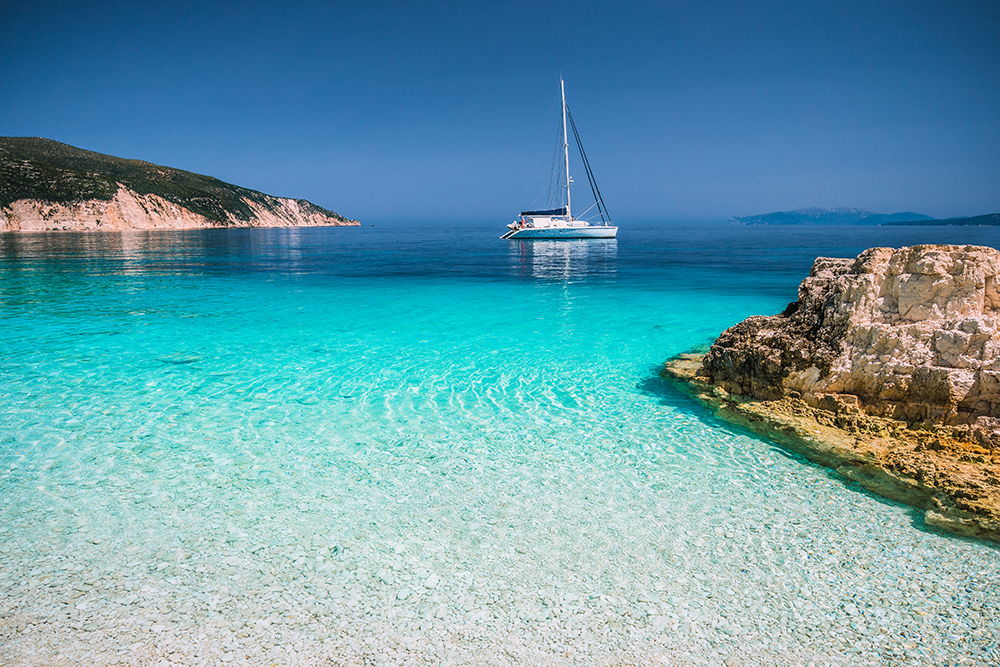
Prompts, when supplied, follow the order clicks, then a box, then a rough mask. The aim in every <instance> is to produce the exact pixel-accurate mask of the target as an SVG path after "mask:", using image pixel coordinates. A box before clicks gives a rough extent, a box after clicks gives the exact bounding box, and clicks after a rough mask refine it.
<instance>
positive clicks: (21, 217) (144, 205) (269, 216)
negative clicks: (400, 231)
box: [0, 185, 358, 232]
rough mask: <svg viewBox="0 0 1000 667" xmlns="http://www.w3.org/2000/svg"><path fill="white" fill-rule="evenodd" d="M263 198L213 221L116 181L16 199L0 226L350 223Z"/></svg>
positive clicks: (2, 212)
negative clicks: (61, 199) (86, 194)
mask: <svg viewBox="0 0 1000 667" xmlns="http://www.w3.org/2000/svg"><path fill="white" fill-rule="evenodd" d="M260 198H262V199H263V202H264V203H261V202H258V201H254V200H253V199H250V198H249V197H244V198H243V199H242V202H243V203H244V204H246V205H247V206H248V207H249V209H250V210H251V211H252V212H253V216H252V217H250V218H249V219H240V218H238V217H236V216H235V215H233V214H232V213H231V212H228V211H227V212H226V218H227V220H226V222H224V223H221V222H216V221H213V220H210V219H208V218H206V217H205V216H203V215H199V214H198V213H194V212H192V211H189V210H188V209H186V208H184V207H183V206H180V205H179V204H175V203H173V202H170V201H167V200H166V199H164V198H163V197H160V196H158V195H155V194H138V193H136V192H135V191H133V190H131V189H129V188H127V187H125V186H122V185H119V187H118V191H117V193H116V194H115V196H114V197H113V198H112V199H111V200H110V201H104V200H99V199H89V200H85V201H77V202H68V203H56V202H51V201H43V200H39V199H20V200H17V201H14V202H12V203H11V204H10V205H8V206H4V207H0V232H10V231H121V230H127V229H198V228H207V227H302V226H310V227H312V226H345V225H348V226H356V225H358V223H357V221H354V220H344V219H342V218H339V217H333V216H331V215H327V214H326V213H325V212H322V210H321V209H318V207H314V206H311V205H303V202H300V201H299V200H297V199H286V198H281V197H271V196H268V195H260Z"/></svg>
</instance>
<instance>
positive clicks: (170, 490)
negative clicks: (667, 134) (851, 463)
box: [0, 226, 1000, 665]
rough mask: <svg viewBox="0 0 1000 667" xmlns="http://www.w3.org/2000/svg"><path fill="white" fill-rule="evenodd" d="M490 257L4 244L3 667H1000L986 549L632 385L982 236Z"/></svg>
mask: <svg viewBox="0 0 1000 667" xmlns="http://www.w3.org/2000/svg"><path fill="white" fill-rule="evenodd" d="M498 235H499V232H498V231H497V230H495V229H491V228H486V227H475V226H469V227H457V228H450V229H444V230H439V229H424V228H416V227H405V226H401V227H395V228H383V227H379V228H360V229H358V228H354V229H351V228H330V229H303V230H217V231H194V232H188V231H183V232H150V233H138V232H137V233H124V234H86V235H82V234H7V235H0V332H2V333H0V341H2V342H0V349H2V350H3V354H2V356H0V491H2V493H0V538H2V540H0V542H2V544H0V629H2V630H3V632H4V634H0V662H4V663H5V664H24V665H28V664H33V665H34V664H75V663H77V662H80V661H83V660H86V661H90V662H95V663H97V664H102V663H107V664H116V663H121V664H157V662H158V661H164V660H165V661H167V664H169V663H170V662H174V663H176V664H216V662H218V661H224V662H226V663H228V664H272V663H274V664H338V661H340V664H358V665H363V664H364V665H367V664H581V663H591V664H602V663H609V664H610V663H612V662H614V661H616V660H619V661H620V660H625V659H629V660H634V661H637V664H648V663H651V662H656V661H657V660H659V661H660V662H661V664H719V663H720V662H721V661H723V660H726V659H728V660H730V661H731V664H775V665H782V664H807V663H808V662H810V661H811V662H814V663H815V664H845V665H854V664H859V665H861V664H886V665H896V664H899V665H903V664H907V665H908V664H919V665H924V664H926V665H944V664H948V665H959V664H963V665H964V664H970V665H972V664H992V663H994V662H996V661H997V660H998V659H1000V652H998V651H1000V649H998V638H1000V609H998V603H997V593H998V588H997V584H996V581H997V579H996V572H997V566H998V563H1000V558H998V551H997V550H996V549H995V548H994V547H991V546H989V545H986V544H984V543H981V542H976V541H970V540H962V539H958V538H955V537H950V536H946V535H942V534H939V533H937V532H934V531H932V530H929V529H927V528H926V527H924V526H923V525H922V524H921V522H920V519H919V513H917V512H914V511H912V510H910V509H908V508H906V507H903V506H900V505H897V504H894V503H889V502H887V501H884V500H881V499H878V498H874V497H871V496H869V495H867V494H865V493H863V492H861V491H859V490H858V489H856V488H854V487H852V486H851V485H850V484H847V483H845V482H843V481H841V480H839V479H837V478H836V477H834V476H832V475H831V474H830V473H828V472H827V471H825V470H823V469H820V468H817V467H815V466H812V465H810V464H808V463H805V462H803V461H802V460H800V459H798V458H796V457H795V456H792V455H790V454H788V453H787V452H784V451H782V450H781V449H780V448H777V447H775V446H773V445H771V444H769V443H767V442H765V441H762V440H760V439H758V438H755V437H752V436H751V435H749V434H747V433H744V432H742V431H740V430H738V429H734V428H731V427H728V426H726V425H725V424H722V423H720V422H718V421H716V420H715V419H713V418H712V417H711V416H710V415H709V414H708V413H707V412H706V411H705V410H704V409H703V408H701V407H700V406H699V405H697V404H696V403H694V402H693V401H691V400H690V399H688V398H686V397H685V396H683V395H681V394H680V393H678V392H676V391H675V390H674V389H672V388H671V387H670V386H668V385H667V384H665V383H664V382H663V381H662V380H661V379H660V378H659V376H658V368H659V366H660V365H661V364H662V362H663V361H664V360H665V359H667V358H668V357H670V356H672V355H674V354H677V353H680V352H685V351H688V350H690V349H692V348H696V347H699V346H705V345H707V344H709V343H710V342H711V341H712V339H713V338H714V336H715V335H717V334H718V333H719V332H720V331H721V330H723V329H725V328H726V327H728V326H730V325H732V324H734V323H736V322H738V321H740V320H741V319H743V318H745V317H747V316H749V315H752V314H772V313H775V312H779V311H780V310H782V309H783V308H784V307H785V305H786V304H787V303H788V302H789V301H791V300H794V298H795V294H796V288H797V285H798V282H799V281H800V280H801V279H802V278H803V277H804V276H805V275H807V273H808V270H809V267H810V265H811V263H812V260H813V259H814V258H815V257H816V256H818V255H833V256H853V255H856V254H857V253H858V252H860V251H861V250H863V249H864V248H867V247H870V246H873V245H891V246H900V245H909V244H914V243H920V242H953V243H977V244H984V245H992V246H994V247H997V245H998V242H1000V238H998V236H1000V233H998V232H997V231H994V230H991V229H988V228H970V229H960V228H942V229H927V228H885V229H882V228H879V229H871V228H811V229H796V228H770V229H769V228H754V227H750V228H747V227H728V226H714V227H705V228H694V227H671V226H648V227H645V228H637V229H623V230H622V231H621V235H620V238H619V239H617V240H608V241H604V240H601V241H579V242H577V241H535V242H503V241H499V240H498V239H497V238H496V237H497V236H498ZM323 660H326V661H328V662H326V663H323V662H322V661H323ZM317 661H319V662H317Z"/></svg>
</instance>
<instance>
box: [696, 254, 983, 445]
mask: <svg viewBox="0 0 1000 667" xmlns="http://www.w3.org/2000/svg"><path fill="white" fill-rule="evenodd" d="M998 283H1000V252H997V250H995V249H993V248H987V247H981V246H948V245H921V246H914V247H910V248H899V249H892V248H872V249H869V250H866V251H865V252H863V253H861V254H860V255H859V256H858V257H857V259H854V260H850V259H833V258H825V257H821V258H818V259H817V260H816V262H815V263H814V265H813V268H812V271H811V273H810V275H809V277H808V278H806V279H805V280H803V281H802V284H801V285H800V286H799V298H798V300H797V301H796V302H794V303H792V304H789V306H788V308H787V309H785V311H784V312H783V313H781V314H779V315H773V316H770V317H751V318H749V319H747V320H745V321H744V322H741V323H740V324H737V325H736V326H734V327H732V328H730V329H728V330H727V331H725V332H724V333H723V334H722V335H721V336H720V337H719V338H718V340H717V341H716V342H715V344H714V345H713V346H712V348H711V350H710V351H709V353H708V354H707V355H706V357H705V360H704V362H703V366H702V369H701V374H702V375H704V376H706V377H707V378H708V380H709V381H710V382H711V383H712V384H714V385H716V386H719V387H722V388H723V389H724V390H725V391H727V392H729V393H732V394H738V395H743V396H749V397H753V398H757V399H762V400H771V399H778V398H781V397H783V396H792V397H799V396H801V398H803V399H804V400H805V401H806V402H807V403H809V404H810V405H812V406H814V407H816V406H820V407H822V406H821V403H822V402H824V401H826V404H827V407H834V408H835V409H833V410H831V411H833V412H839V413H843V412H849V411H850V407H851V406H853V407H854V409H855V410H856V411H857V412H862V411H863V412H864V413H867V414H869V415H874V416H881V417H890V418H893V419H899V420H903V421H906V422H910V423H914V422H923V421H931V422H935V423H941V424H948V425H968V429H969V431H970V433H973V434H978V437H977V439H978V440H980V441H981V442H984V443H986V444H991V445H992V444H996V442H997V441H1000V434H995V433H994V431H998V430H1000V419H998V418H1000V335H998V330H997V327H998V324H1000V286H998ZM826 395H839V396H841V398H839V399H836V400H834V399H824V396H826ZM845 395H846V396H849V397H850V398H843V396H845ZM830 401H833V402H834V403H836V405H832V404H831V403H830Z"/></svg>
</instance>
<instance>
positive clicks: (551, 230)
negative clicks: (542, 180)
mask: <svg viewBox="0 0 1000 667" xmlns="http://www.w3.org/2000/svg"><path fill="white" fill-rule="evenodd" d="M559 88H560V91H561V92H562V148H563V160H564V164H565V172H566V185H565V186H564V187H565V188H566V205H565V206H560V207H558V208H549V209H545V210H539V211H521V215H520V216H519V217H518V219H517V220H515V221H514V222H512V223H510V224H509V225H507V229H508V231H507V233H505V234H504V235H503V236H501V237H500V238H502V239H516V240H520V239H613V238H615V236H616V235H617V234H618V227H616V226H614V224H613V223H612V222H611V216H610V215H608V210H607V209H606V208H605V207H604V200H603V199H602V198H601V191H600V190H599V189H598V187H597V183H596V182H595V181H594V173H593V172H592V171H591V169H590V162H589V161H588V160H587V154H586V153H585V152H584V150H583V144H582V143H581V142H580V135H579V133H578V132H577V131H576V123H574V122H573V114H572V113H570V111H569V107H567V106H566V84H565V83H564V82H563V80H562V79H561V78H560V79H559ZM567 117H569V123H570V125H571V126H572V128H573V136H574V137H575V138H576V144H577V147H578V148H579V149H580V158H581V160H582V161H583V166H584V170H585V171H586V172H587V180H588V181H590V189H591V191H592V192H593V193H594V200H595V204H594V205H595V206H596V207H597V211H598V213H600V216H601V221H600V223H597V222H594V223H590V222H588V221H586V220H577V219H576V218H574V217H573V209H572V207H571V201H570V192H569V188H570V184H571V183H572V182H573V179H572V178H570V175H569V132H568V128H567V125H566V119H567ZM592 208H593V207H592ZM588 210H589V209H588Z"/></svg>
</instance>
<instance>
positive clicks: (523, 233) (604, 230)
mask: <svg viewBox="0 0 1000 667" xmlns="http://www.w3.org/2000/svg"><path fill="white" fill-rule="evenodd" d="M617 234H618V228H617V227H604V226H597V225H595V226H593V227H550V228H545V227H542V228H534V227H524V228H523V229H518V230H515V231H513V232H507V233H506V234H504V235H503V236H502V237H501V238H505V239H508V240H516V241H520V240H522V239H613V238H615V236H616V235H617Z"/></svg>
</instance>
